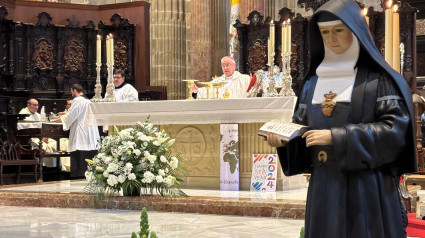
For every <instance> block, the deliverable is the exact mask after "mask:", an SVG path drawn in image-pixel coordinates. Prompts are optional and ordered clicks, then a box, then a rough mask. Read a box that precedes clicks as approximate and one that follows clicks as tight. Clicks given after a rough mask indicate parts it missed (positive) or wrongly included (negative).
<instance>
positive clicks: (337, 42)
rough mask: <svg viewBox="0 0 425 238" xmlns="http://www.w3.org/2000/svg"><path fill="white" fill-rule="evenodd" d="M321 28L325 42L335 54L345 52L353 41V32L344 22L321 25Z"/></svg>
mask: <svg viewBox="0 0 425 238" xmlns="http://www.w3.org/2000/svg"><path fill="white" fill-rule="evenodd" d="M319 29H320V34H321V35H322V38H323V42H324V43H325V45H326V46H327V47H328V48H329V49H331V50H332V51H333V52H334V53H335V54H343V53H344V52H345V51H346V50H348V48H350V46H351V43H353V34H352V32H351V30H350V29H349V28H348V27H347V26H346V25H344V24H337V25H331V26H320V27H319Z"/></svg>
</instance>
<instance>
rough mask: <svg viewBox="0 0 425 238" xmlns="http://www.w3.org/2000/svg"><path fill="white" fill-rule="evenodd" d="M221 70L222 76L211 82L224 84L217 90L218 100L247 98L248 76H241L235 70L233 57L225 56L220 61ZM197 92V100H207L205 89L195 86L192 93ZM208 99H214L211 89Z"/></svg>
mask: <svg viewBox="0 0 425 238" xmlns="http://www.w3.org/2000/svg"><path fill="white" fill-rule="evenodd" d="M221 69H222V71H223V75H222V76H221V77H218V78H215V79H213V80H212V81H211V82H213V83H219V82H226V84H225V85H223V86H222V87H221V88H219V90H218V98H246V97H248V93H247V91H248V87H249V84H250V82H251V78H250V77H249V75H246V74H241V73H239V72H238V71H235V69H236V62H235V59H233V57H230V56H225V57H223V58H222V59H221ZM196 91H197V96H196V98H197V99H203V98H207V90H206V88H205V87H199V88H197V87H196V86H195V89H194V92H196ZM209 96H210V98H216V97H217V96H216V92H214V89H213V88H212V87H211V88H210V92H209Z"/></svg>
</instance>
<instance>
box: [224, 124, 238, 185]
mask: <svg viewBox="0 0 425 238" xmlns="http://www.w3.org/2000/svg"><path fill="white" fill-rule="evenodd" d="M220 135H221V140H220V190H224V191H238V190H239V133H238V124H221V125H220Z"/></svg>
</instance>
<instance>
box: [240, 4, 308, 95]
mask: <svg viewBox="0 0 425 238" xmlns="http://www.w3.org/2000/svg"><path fill="white" fill-rule="evenodd" d="M294 15H295V14H294V13H293V12H292V11H291V10H290V9H288V8H282V9H281V10H280V11H279V16H280V19H279V21H278V22H276V23H275V49H274V51H275V59H274V63H275V65H279V66H280V67H282V59H281V42H282V40H281V36H282V33H281V32H282V23H283V21H287V20H288V19H291V26H292V34H291V36H292V44H291V46H292V55H291V75H292V78H293V81H292V82H293V87H294V88H295V89H297V88H298V85H300V84H301V82H302V79H303V77H304V74H305V72H306V71H307V64H308V52H307V37H306V36H307V34H306V33H307V19H306V18H304V17H302V16H301V14H297V16H296V17H295V18H294ZM263 18H264V17H263V16H262V15H261V13H260V12H258V11H253V12H251V13H250V14H249V16H248V20H249V24H242V23H241V22H240V21H236V24H235V25H234V26H235V28H236V29H237V30H238V39H239V41H240V42H241V44H240V45H241V46H240V54H239V56H240V58H239V62H240V68H239V71H240V72H242V73H254V72H255V71H257V70H259V69H263V70H267V62H268V61H267V39H268V37H269V28H270V21H271V19H270V18H267V19H266V20H264V21H263Z"/></svg>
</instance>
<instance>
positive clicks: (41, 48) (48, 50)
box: [32, 39, 53, 70]
mask: <svg viewBox="0 0 425 238" xmlns="http://www.w3.org/2000/svg"><path fill="white" fill-rule="evenodd" d="M32 60H33V62H34V68H37V69H40V70H47V69H53V46H52V44H50V43H49V42H48V41H47V40H45V39H41V40H39V41H38V42H37V43H36V44H35V46H34V55H33V57H32Z"/></svg>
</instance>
